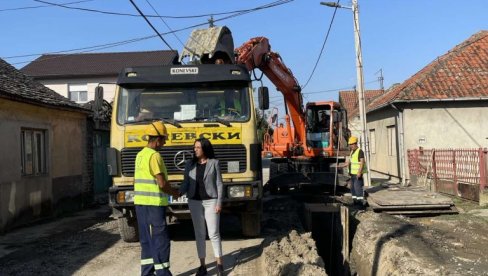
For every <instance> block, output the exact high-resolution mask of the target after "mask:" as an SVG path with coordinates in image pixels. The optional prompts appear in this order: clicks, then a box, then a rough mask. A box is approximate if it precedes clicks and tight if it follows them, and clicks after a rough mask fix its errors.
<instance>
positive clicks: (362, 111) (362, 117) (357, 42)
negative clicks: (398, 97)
mask: <svg viewBox="0 0 488 276" xmlns="http://www.w3.org/2000/svg"><path fill="white" fill-rule="evenodd" d="M320 4H321V5H324V6H328V7H332V8H343V9H349V10H352V13H353V19H354V46H355V48H356V74H357V92H358V99H359V101H358V104H359V121H360V129H361V142H362V145H361V148H362V149H363V150H364V157H365V159H366V166H367V168H368V173H367V176H366V179H365V180H366V183H365V185H366V186H369V185H370V183H371V173H370V172H371V168H370V162H369V143H368V136H367V135H366V104H365V100H364V79H363V55H362V51H361V39H360V35H359V10H358V1H357V0H352V6H351V7H347V6H343V5H340V4H338V3H336V2H320Z"/></svg>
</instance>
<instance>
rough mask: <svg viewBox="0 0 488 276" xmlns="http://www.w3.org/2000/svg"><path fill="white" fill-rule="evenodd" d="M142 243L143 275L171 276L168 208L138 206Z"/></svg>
mask: <svg viewBox="0 0 488 276" xmlns="http://www.w3.org/2000/svg"><path fill="white" fill-rule="evenodd" d="M136 215H137V224H138V226H139V240H140V243H141V275H142V276H146V275H158V276H171V275H172V274H171V271H170V270H169V251H170V240H169V235H168V226H167V225H166V207H164V206H146V205H136Z"/></svg>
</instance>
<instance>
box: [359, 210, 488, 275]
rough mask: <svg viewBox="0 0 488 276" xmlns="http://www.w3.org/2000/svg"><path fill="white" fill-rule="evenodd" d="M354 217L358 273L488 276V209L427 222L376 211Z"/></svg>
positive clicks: (424, 219) (427, 219) (435, 218)
mask: <svg viewBox="0 0 488 276" xmlns="http://www.w3.org/2000/svg"><path fill="white" fill-rule="evenodd" d="M461 210H462V209H461ZM354 217H355V219H357V222H358V223H359V224H358V225H357V229H356V232H355V236H354V240H353V243H352V252H351V262H352V269H353V270H352V273H353V274H355V273H357V274H358V275H488V236H487V235H486V229H487V228H488V227H487V226H488V210H487V209H481V211H480V210H473V211H469V212H463V211H461V213H460V214H459V215H443V216H436V217H423V218H408V217H403V216H390V215H387V214H381V213H374V212H371V211H369V212H359V213H357V214H356V215H355V216H354Z"/></svg>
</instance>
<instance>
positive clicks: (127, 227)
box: [117, 217, 139, 242]
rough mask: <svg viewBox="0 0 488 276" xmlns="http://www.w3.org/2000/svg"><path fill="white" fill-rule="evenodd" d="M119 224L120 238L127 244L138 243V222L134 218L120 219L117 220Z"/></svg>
mask: <svg viewBox="0 0 488 276" xmlns="http://www.w3.org/2000/svg"><path fill="white" fill-rule="evenodd" d="M117 221H118V223H119V232H120V237H121V238H122V240H124V241H125V242H138V241H139V231H138V229H137V220H136V219H134V218H128V217H120V218H118V219H117Z"/></svg>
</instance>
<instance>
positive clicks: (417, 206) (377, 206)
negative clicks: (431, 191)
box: [368, 202, 451, 210]
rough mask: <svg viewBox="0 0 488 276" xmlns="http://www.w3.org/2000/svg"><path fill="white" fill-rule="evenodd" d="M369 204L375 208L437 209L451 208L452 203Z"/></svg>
mask: <svg viewBox="0 0 488 276" xmlns="http://www.w3.org/2000/svg"><path fill="white" fill-rule="evenodd" d="M368 203H369V202H368ZM369 205H370V206H371V207H372V208H373V209H374V210H436V209H449V208H451V205H388V206H382V205H377V204H371V203H369Z"/></svg>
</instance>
